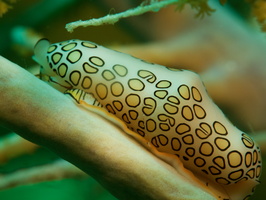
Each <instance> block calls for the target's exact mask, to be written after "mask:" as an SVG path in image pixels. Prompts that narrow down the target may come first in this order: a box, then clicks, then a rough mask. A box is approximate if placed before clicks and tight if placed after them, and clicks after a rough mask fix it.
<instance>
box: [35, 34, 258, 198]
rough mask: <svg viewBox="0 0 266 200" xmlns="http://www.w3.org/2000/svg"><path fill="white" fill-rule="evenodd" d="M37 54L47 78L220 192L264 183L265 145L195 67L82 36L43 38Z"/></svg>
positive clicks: (245, 192)
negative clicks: (242, 126)
mask: <svg viewBox="0 0 266 200" xmlns="http://www.w3.org/2000/svg"><path fill="white" fill-rule="evenodd" d="M34 54H35V56H34V59H35V60H36V61H37V62H38V63H39V64H40V65H41V78H42V79H43V80H45V81H46V82H48V83H49V84H50V85H52V86H53V87H55V88H56V89H58V90H60V91H61V92H65V93H68V94H71V95H72V97H74V98H75V100H76V101H77V102H78V103H82V104H86V102H89V104H92V105H93V106H91V105H90V106H91V107H94V108H95V109H94V110H95V112H98V113H102V115H103V116H105V117H106V118H107V119H109V120H110V121H112V122H113V123H117V124H120V126H124V129H125V130H126V132H127V133H129V134H131V135H135V136H134V137H135V138H139V140H143V139H144V140H145V141H146V143H149V144H152V145H151V146H152V148H154V149H156V150H158V152H162V154H161V155H162V157H165V159H166V157H168V155H169V158H171V159H173V160H175V159H176V160H180V161H181V162H182V164H183V166H184V168H186V169H187V170H189V171H191V172H192V173H193V175H194V176H195V178H196V179H197V181H198V182H200V184H201V185H202V187H205V188H207V190H209V191H210V192H211V193H213V194H214V195H215V197H216V198H217V199H220V200H226V199H230V200H242V199H245V200H246V199H248V197H249V196H250V195H251V194H252V193H253V192H254V189H255V186H256V185H257V184H259V177H260V174H261V167H262V163H261V155H260V149H259V147H258V146H257V145H256V143H255V142H254V141H253V139H252V138H251V137H250V136H248V135H247V134H246V133H243V132H242V131H240V130H238V129H237V128H236V127H234V126H233V125H232V124H231V123H230V122H229V121H228V119H226V117H225V116H224V114H223V113H222V112H221V110H220V109H219V108H218V107H217V106H216V105H215V104H214V103H213V101H212V100H211V99H210V97H209V96H208V94H207V92H206V89H205V87H204V85H203V83H202V81H201V80H200V78H199V76H198V75H197V74H196V73H194V72H191V71H188V70H178V69H172V68H167V67H164V66H161V65H157V64H152V63H147V62H145V61H143V60H140V59H137V58H134V57H132V56H130V55H127V54H123V53H120V52H117V51H114V50H110V49H107V48H105V47H102V46H100V45H97V44H95V43H92V42H89V41H82V40H68V41H64V42H60V43H55V44H50V43H49V41H48V40H46V39H42V40H40V41H39V42H38V43H37V44H36V46H35V49H34ZM87 106H88V107H89V105H87ZM96 106H97V107H96ZM104 109H105V110H106V111H108V112H109V113H108V114H106V111H103V110H104ZM121 121H123V123H121ZM121 124H122V125H121ZM152 148H151V149H152Z"/></svg>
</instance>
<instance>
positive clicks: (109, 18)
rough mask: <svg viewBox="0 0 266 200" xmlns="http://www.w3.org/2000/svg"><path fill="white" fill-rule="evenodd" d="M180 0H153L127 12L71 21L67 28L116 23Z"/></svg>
mask: <svg viewBox="0 0 266 200" xmlns="http://www.w3.org/2000/svg"><path fill="white" fill-rule="evenodd" d="M178 1H179V0H165V1H151V3H150V4H149V5H145V6H143V5H140V6H138V7H136V8H133V9H129V10H127V11H125V12H121V13H117V14H113V15H106V16H104V17H101V18H98V19H95V18H93V19H90V20H85V21H82V20H79V21H75V22H71V23H68V24H66V27H65V28H66V29H67V31H69V32H73V30H74V29H75V28H77V27H79V26H83V27H87V26H100V25H103V24H114V23H116V22H117V21H118V20H119V19H121V18H126V17H131V16H136V15H141V14H143V13H146V12H157V11H159V10H160V9H161V8H164V7H166V6H168V5H171V4H175V3H177V2H178Z"/></svg>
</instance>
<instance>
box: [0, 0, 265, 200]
mask: <svg viewBox="0 0 266 200" xmlns="http://www.w3.org/2000/svg"><path fill="white" fill-rule="evenodd" d="M0 2H1V3H0V8H1V9H0V12H1V10H2V9H3V5H4V4H2V3H3V2H4V3H6V5H8V6H9V7H8V8H9V9H8V11H7V12H6V13H5V14H3V15H2V16H1V15H0V16H1V17H0V54H1V55H2V56H3V57H5V58H7V59H9V60H11V61H13V62H14V63H16V64H18V65H20V66H21V67H23V68H25V69H27V70H29V71H31V72H32V73H33V74H38V66H37V65H36V63H35V62H34V61H33V60H32V55H33V46H34V44H35V43H36V42H37V41H38V40H39V39H40V38H48V39H49V40H50V41H51V42H59V41H64V40H68V39H81V40H89V41H93V42H95V43H98V44H101V45H103V46H107V47H110V48H113V49H116V50H118V51H122V52H126V53H129V54H132V55H134V56H136V57H140V58H142V59H144V60H148V61H150V62H154V63H158V64H162V65H165V66H169V67H177V68H186V69H191V70H193V71H196V72H198V73H200V74H201V75H202V78H203V81H204V83H205V85H206V87H207V90H208V91H209V94H210V96H211V97H212V98H213V99H214V101H215V102H216V103H217V104H218V106H219V107H220V108H221V109H222V110H223V111H224V112H225V114H226V116H227V117H228V118H229V119H230V120H231V121H232V122H233V124H235V125H236V126H237V127H238V128H240V129H241V130H243V131H245V132H247V133H250V134H251V135H252V136H254V137H255V139H256V138H259V139H260V138H262V137H260V136H263V135H265V134H266V124H265V113H266V112H265V111H266V103H265V102H266V98H265V96H266V90H265V89H266V67H265V65H266V58H265V56H264V54H265V51H264V50H266V35H264V34H263V33H261V31H260V29H259V26H258V25H257V24H256V23H255V22H254V21H253V19H252V17H251V14H250V13H251V7H250V5H249V4H247V3H245V1H241V6H239V0H233V1H232V0H229V1H228V2H227V3H226V5H225V6H224V7H222V6H221V11H219V12H222V13H221V16H223V15H224V16H228V15H230V16H233V19H231V22H232V24H227V23H228V18H226V17H225V18H222V19H221V17H220V16H216V14H215V13H216V12H218V10H217V11H216V12H214V13H213V14H212V15H211V16H205V18H204V19H203V20H201V19H198V18H195V17H194V15H195V13H194V11H192V10H191V9H190V8H189V7H187V8H185V10H183V11H182V12H181V13H179V12H178V11H175V7H170V8H166V9H163V10H162V11H160V12H158V13H147V14H144V15H141V16H138V17H132V18H128V19H122V20H121V21H120V22H118V23H116V24H114V25H102V26H98V27H95V26H91V27H87V28H83V27H81V28H77V29H76V30H75V31H74V32H73V33H69V32H67V31H66V29H65V25H66V24H67V23H69V22H72V21H76V20H79V19H82V20H86V19H90V18H99V17H102V16H105V15H107V14H114V13H118V12H122V11H124V10H126V9H129V8H133V7H136V6H138V5H139V4H141V2H142V1H140V0H116V1H112V0H56V1H54V0H42V1H41V0H40V1H37V0H17V1H8V0H6V1H0ZM217 2H218V1H217ZM1 6H2V7H1ZM228 13H229V14H228ZM216 18H219V19H218V20H217V19H216ZM212 19H213V21H212ZM215 20H217V23H218V24H217V23H216V22H215ZM219 20H221V21H219ZM223 20H224V21H223ZM229 20H230V19H229ZM220 22H221V23H220ZM223 22H224V23H223ZM219 23H220V24H219ZM213 24H215V25H213ZM225 24H226V25H225ZM236 24H238V25H239V24H240V25H239V27H238V25H236ZM227 25H228V26H227ZM215 27H216V28H215ZM217 27H218V28H217ZM243 27H251V28H250V30H249V29H247V31H246V32H245V33H243ZM234 28H235V29H234ZM220 30H223V31H224V32H223V31H220ZM226 34H228V37H227V36H226ZM238 34H239V37H238ZM241 34H242V35H241ZM214 35H215V36H214ZM246 38H248V39H246ZM241 39H242V40H241ZM243 41H245V42H243ZM262 41H263V42H262ZM151 44H152V45H151ZM209 44H211V45H209ZM157 48H158V49H157ZM160 48H161V49H163V50H160ZM164 48H165V49H164ZM140 50H142V51H140ZM157 51H159V52H161V51H162V52H164V53H165V55H164V54H162V55H161V56H158V55H157V54H156V52H157ZM204 53H205V54H204ZM221 66H225V67H224V69H225V70H221V68H222V67H221ZM238 66H241V67H238ZM232 69H234V70H232ZM215 70H216V71H215ZM238 72H239V73H238ZM0 73H1V72H0ZM227 73H228V74H229V75H228V77H227ZM217 74H218V75H220V76H225V78H224V79H221V80H220V79H219V80H218V79H217ZM225 74H226V75H225ZM251 76H254V77H252V78H251V79H249V78H250V77H251ZM249 82H251V84H249ZM221 85H223V86H224V88H223V87H221ZM253 85H256V87H254V88H255V89H254V88H253V87H251V86H253ZM229 90H231V91H232V92H231V93H230V91H229ZM241 91H242V92H241ZM15 137H16V136H14V135H13V134H12V130H8V129H6V128H4V127H0V199H1V200H18V199H27V200H33V199H34V200H36V199H38V200H42V199H50V200H53V199H54V200H56V199H63V200H70V199H71V200H72V199H76V200H85V199H91V200H94V199H95V200H114V199H116V198H115V197H113V196H112V195H111V194H110V193H109V192H108V191H107V190H105V189H104V188H103V187H102V186H101V185H100V184H99V183H97V182H96V181H95V180H94V179H93V178H91V177H89V176H87V175H84V174H79V173H77V174H76V175H75V176H73V177H71V176H67V175H66V176H65V177H64V176H63V177H62V180H49V177H47V180H48V181H40V182H39V183H38V181H37V182H36V183H30V184H28V183H27V182H25V183H23V181H22V183H19V179H21V180H23V179H24V177H22V178H21V177H20V176H21V174H24V176H27V171H23V170H27V169H31V168H33V167H34V168H36V167H37V169H38V166H43V165H48V166H49V164H53V163H54V162H56V161H57V160H59V157H58V156H57V155H55V154H54V153H53V152H51V151H50V150H48V149H46V148H43V147H35V146H34V147H32V148H29V149H30V150H28V151H24V150H21V149H20V150H17V149H16V148H15V147H14V146H12V145H13V144H15V143H16V142H14V141H15V140H16V139H14V138H15ZM12 138H13V139H12ZM258 143H259V144H260V145H261V149H262V156H263V162H264V161H265V158H266V154H265V152H266V148H265V147H266V144H265V142H264V143H263V142H261V143H260V142H259V141H258ZM263 144H264V146H263ZM8 146H11V148H9V147H8ZM7 149H8V150H7ZM22 149H23V148H22ZM21 170H22V171H21ZM263 170H264V168H263ZM17 171H21V172H22V173H21V174H19V175H18V176H17V179H14V180H15V181H10V180H8V178H7V176H8V175H9V174H12V173H14V172H17ZM264 171H265V170H264ZM264 171H263V172H262V176H261V184H260V185H258V186H257V188H256V190H255V193H254V195H252V197H251V198H250V199H251V200H253V199H254V200H255V199H256V200H262V199H264V196H265V195H264V188H266V175H265V173H264ZM42 172H43V171H42V170H41V168H40V171H39V173H42ZM47 176H48V175H47ZM13 178H14V177H13Z"/></svg>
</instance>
